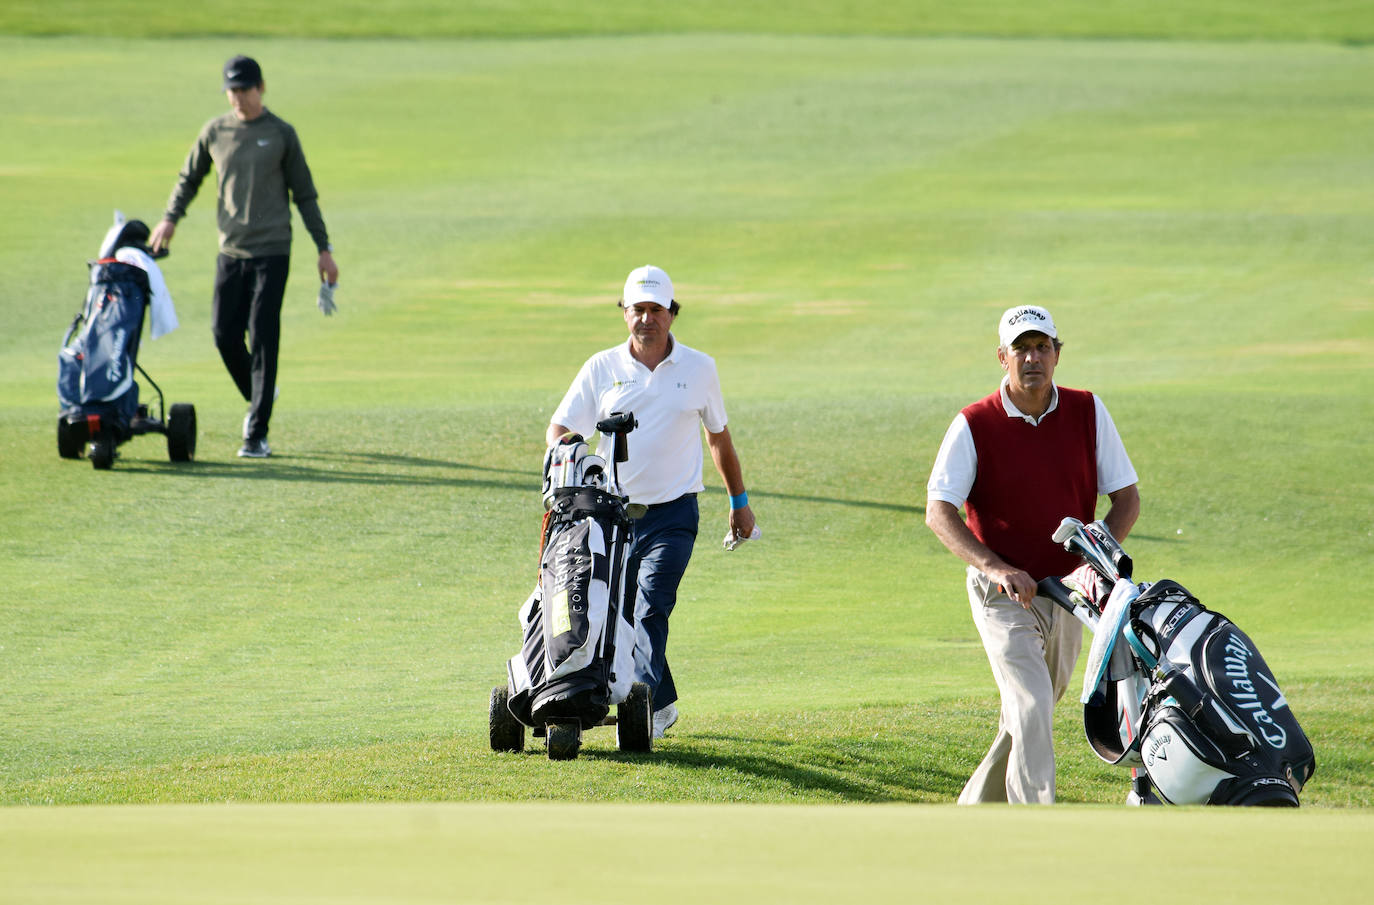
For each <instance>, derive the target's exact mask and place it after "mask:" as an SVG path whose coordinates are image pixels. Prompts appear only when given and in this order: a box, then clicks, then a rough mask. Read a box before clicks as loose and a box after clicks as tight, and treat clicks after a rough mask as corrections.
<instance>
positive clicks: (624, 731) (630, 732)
mask: <svg viewBox="0 0 1374 905" xmlns="http://www.w3.org/2000/svg"><path fill="white" fill-rule="evenodd" d="M651 698H652V695H651V694H650V693H649V686H648V685H645V684H644V683H643V682H636V683H634V684H633V685H631V686H630V693H629V694H628V695H627V696H626V697H625V700H624V701H622V702H621V703H620V704H618V705H617V706H616V711H615V713H616V716H615V744H616V747H617V748H619V749H620V750H621V751H652V750H653V747H654V704H653V701H652V700H651Z"/></svg>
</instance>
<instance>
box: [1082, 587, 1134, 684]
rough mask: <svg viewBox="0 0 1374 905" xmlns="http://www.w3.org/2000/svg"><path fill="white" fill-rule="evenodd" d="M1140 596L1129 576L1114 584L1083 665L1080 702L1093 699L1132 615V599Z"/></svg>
mask: <svg viewBox="0 0 1374 905" xmlns="http://www.w3.org/2000/svg"><path fill="white" fill-rule="evenodd" d="M1139 596H1140V589H1139V588H1137V587H1136V586H1135V582H1133V581H1131V580H1130V579H1127V578H1120V579H1117V582H1116V584H1115V585H1114V586H1113V587H1112V594H1111V596H1110V597H1108V598H1107V605H1106V607H1104V608H1103V610H1102V618H1101V619H1099V620H1097V631H1096V632H1095V633H1094V634H1093V643H1092V647H1090V648H1088V662H1087V664H1086V665H1085V666H1084V668H1083V694H1082V695H1080V696H1079V699H1078V701H1079V703H1080V704H1086V703H1088V701H1090V700H1092V696H1093V693H1094V692H1096V691H1097V686H1098V685H1099V684H1100V683H1101V682H1102V677H1103V676H1105V675H1106V674H1107V665H1108V664H1109V663H1110V662H1111V656H1112V649H1113V648H1115V647H1116V642H1117V640H1118V639H1119V638H1120V637H1121V630H1122V629H1123V628H1125V626H1126V620H1127V618H1128V617H1129V616H1130V615H1131V602H1132V601H1134V600H1135V599H1136V598H1137V597H1139Z"/></svg>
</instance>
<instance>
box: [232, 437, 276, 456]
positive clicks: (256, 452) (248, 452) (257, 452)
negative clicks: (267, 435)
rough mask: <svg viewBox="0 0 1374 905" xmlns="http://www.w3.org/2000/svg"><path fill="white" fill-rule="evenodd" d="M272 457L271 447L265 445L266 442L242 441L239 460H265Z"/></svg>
mask: <svg viewBox="0 0 1374 905" xmlns="http://www.w3.org/2000/svg"><path fill="white" fill-rule="evenodd" d="M270 455H272V447H270V446H268V445H267V441H266V440H244V441H243V448H242V449H240V450H239V458H241V459H266V458H267V457H268V456H270Z"/></svg>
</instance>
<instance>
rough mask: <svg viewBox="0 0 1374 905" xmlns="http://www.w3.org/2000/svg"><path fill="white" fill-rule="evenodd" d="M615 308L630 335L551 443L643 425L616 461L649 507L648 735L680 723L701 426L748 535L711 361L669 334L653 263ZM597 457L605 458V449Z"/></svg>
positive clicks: (583, 385) (566, 401) (672, 312)
mask: <svg viewBox="0 0 1374 905" xmlns="http://www.w3.org/2000/svg"><path fill="white" fill-rule="evenodd" d="M620 307H621V308H623V309H624V315H625V325H626V326H627V327H628V328H629V331H630V338H629V340H628V341H626V342H625V343H623V344H621V345H618V346H615V347H614V348H610V349H606V350H605V351H603V352H598V353H597V354H596V355H593V356H592V357H591V358H590V359H588V360H587V363H586V364H584V365H583V366H582V370H581V371H579V372H578V374H577V378H576V379H575V380H573V383H572V386H571V387H569V389H568V392H567V395H565V396H564V397H563V401H562V402H561V403H559V405H558V408H557V409H556V410H555V411H554V413H553V418H552V420H551V422H550V424H549V429H548V432H547V434H546V437H545V439H546V441H547V443H548V445H550V446H552V445H553V444H555V443H557V442H558V439H559V438H560V437H561V436H563V434H565V433H568V432H569V431H573V432H576V433H579V434H581V435H583V436H584V437H590V436H591V435H592V434H593V433H594V432H595V431H596V423H597V421H599V420H600V419H602V418H605V417H607V416H608V415H610V414H611V413H612V412H633V413H634V416H635V419H636V420H637V421H638V422H639V427H638V428H637V429H636V430H635V431H634V433H632V434H631V435H630V438H629V439H630V443H629V448H630V459H629V461H628V462H623V463H621V465H620V469H619V473H620V482H621V484H622V485H623V486H624V488H625V492H626V493H627V494H629V497H630V501H631V502H632V503H642V504H644V505H646V506H648V512H646V513H645V515H644V516H643V517H642V518H640V519H638V520H636V522H635V539H634V546H633V547H631V548H630V561H629V566H628V569H627V573H628V574H627V575H626V581H627V583H628V584H629V586H631V587H635V588H636V589H637V590H636V597H635V618H636V619H637V620H639V621H640V622H641V624H642V625H643V627H644V636H645V637H646V638H647V639H648V643H649V650H648V652H647V656H641V654H642V653H643V652H638V651H637V652H636V657H635V661H636V664H638V666H639V668H641V669H643V670H644V672H643V673H642V674H640V675H637V676H636V677H635V678H636V680H637V681H641V682H645V683H647V684H648V686H649V690H650V691H651V692H652V694H653V703H654V708H655V709H654V727H653V732H654V737H655V738H662V737H663V733H664V732H666V731H667V729H668V727H669V726H671V725H673V723H674V722H676V721H677V704H676V702H677V688H676V686H675V685H674V684H673V674H672V670H671V669H669V668H668V660H667V650H668V617H669V616H670V615H671V614H672V612H673V606H674V604H675V603H676V602H677V588H678V583H679V582H680V581H681V580H682V574H683V572H684V571H686V569H687V562H688V560H689V559H691V556H692V545H693V544H694V543H695V541H696V536H697V521H698V516H697V494H698V493H699V492H701V491H702V490H704V489H705V485H704V484H703V483H702V480H701V471H702V454H701V428H702V427H705V429H706V443H707V445H708V446H709V447H710V449H711V459H712V461H713V462H714V463H715V466H716V470H717V471H718V472H720V476H721V479H722V480H723V481H724V482H725V489H726V491H727V492H728V493H729V494H730V531H731V534H732V535H733V537H734V538H738V539H747V538H749V537H751V536H754V530H755V522H754V514H753V512H752V510H750V508H749V495H748V494H747V493H745V489H744V477H743V474H742V472H741V470H740V462H739V456H738V455H737V454H736V452H735V444H734V442H733V441H732V440H731V439H730V429H729V428H728V427H727V426H726V417H725V403H724V401H723V400H722V399H721V394H720V379H719V378H718V377H717V376H716V363H715V361H714V360H713V359H712V358H711V357H710V356H709V355H705V354H703V353H701V352H698V351H697V350H695V349H690V348H688V347H687V346H685V345H683V344H682V343H681V342H679V341H678V340H677V339H676V338H675V337H674V336H673V334H672V332H671V328H672V325H673V321H674V320H675V319H676V318H677V314H678V310H679V305H678V303H677V301H676V300H675V299H674V296H673V281H672V280H670V279H669V278H668V274H666V273H664V272H663V271H662V270H660V269H659V268H657V267H654V266H652V265H649V266H645V267H639V268H636V269H635V270H633V271H631V272H630V275H629V277H628V278H627V279H626V280H625V291H624V293H623V294H622V296H621V300H620ZM601 453H602V454H603V455H605V456H606V457H607V458H608V459H609V457H610V450H602V451H601Z"/></svg>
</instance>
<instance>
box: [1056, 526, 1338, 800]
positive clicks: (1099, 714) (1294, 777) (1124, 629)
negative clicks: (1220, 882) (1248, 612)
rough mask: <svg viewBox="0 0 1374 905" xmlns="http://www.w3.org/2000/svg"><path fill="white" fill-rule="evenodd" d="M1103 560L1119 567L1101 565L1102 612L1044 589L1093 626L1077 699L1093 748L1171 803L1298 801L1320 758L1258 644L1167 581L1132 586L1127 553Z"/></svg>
mask: <svg viewBox="0 0 1374 905" xmlns="http://www.w3.org/2000/svg"><path fill="white" fill-rule="evenodd" d="M1098 525H1100V523H1098ZM1094 527H1097V526H1094ZM1101 530H1105V529H1099V537H1100V536H1101V534H1100V531H1101ZM1057 539H1058V538H1057ZM1107 541H1108V543H1109V544H1112V545H1114V544H1115V541H1113V540H1111V539H1110V535H1109V534H1108V535H1107ZM1065 547H1066V548H1068V549H1070V550H1074V552H1082V551H1080V550H1075V549H1074V547H1073V546H1072V545H1071V544H1070V543H1065ZM1115 549H1116V550H1120V547H1119V545H1117V546H1116V547H1115ZM1085 560H1087V561H1088V562H1089V564H1090V565H1093V566H1094V568H1098V564H1097V563H1094V562H1093V561H1092V559H1091V558H1089V557H1087V556H1085ZM1099 562H1104V563H1105V566H1112V565H1113V562H1115V565H1116V566H1119V567H1120V568H1119V569H1118V570H1117V571H1116V574H1114V575H1113V574H1107V572H1104V569H1103V568H1098V571H1099V572H1100V573H1102V574H1103V577H1105V578H1107V580H1108V581H1109V582H1110V581H1114V582H1115V584H1114V585H1111V587H1112V590H1111V594H1110V597H1109V598H1108V599H1107V600H1106V601H1105V605H1104V607H1103V609H1102V612H1101V615H1100V616H1096V611H1095V607H1093V608H1092V609H1091V610H1089V608H1088V607H1085V606H1084V603H1085V601H1084V600H1083V598H1082V597H1081V596H1079V597H1076V598H1074V597H1071V596H1070V595H1062V594H1060V593H1059V592H1060V591H1062V590H1063V588H1064V586H1063V584H1062V583H1059V585H1058V588H1055V587H1054V585H1055V583H1056V582H1057V581H1058V580H1057V579H1046V580H1045V581H1043V582H1041V585H1040V587H1041V591H1042V592H1045V591H1046V590H1047V589H1048V590H1049V591H1050V592H1051V593H1050V596H1051V597H1054V598H1055V599H1056V601H1057V602H1059V603H1060V604H1061V605H1064V606H1065V607H1067V608H1070V609H1071V610H1074V611H1075V615H1077V616H1078V617H1079V618H1080V619H1081V620H1083V621H1084V622H1085V623H1086V624H1088V625H1089V627H1090V628H1092V629H1093V631H1094V636H1093V643H1092V648H1091V649H1090V651H1089V654H1088V660H1087V664H1086V668H1085V674H1084V684H1083V694H1082V697H1081V701H1082V703H1083V705H1084V706H1083V726H1084V731H1085V733H1086V735H1087V738H1088V743H1089V745H1090V746H1091V747H1092V749H1093V751H1094V752H1095V753H1096V754H1097V755H1098V757H1100V758H1101V759H1102V760H1104V761H1106V762H1107V763H1109V764H1115V765H1118V766H1122V767H1132V768H1136V770H1137V771H1139V770H1143V771H1144V772H1145V774H1146V776H1147V777H1148V779H1149V783H1150V785H1151V786H1153V788H1154V791H1155V792H1156V793H1157V794H1158V796H1159V797H1160V798H1161V799H1162V800H1163V801H1164V802H1167V803H1169V804H1214V805H1270V806H1280V807H1284V806H1287V807H1297V806H1298V794H1299V793H1300V792H1301V791H1302V788H1303V786H1304V785H1305V784H1306V782H1307V780H1308V779H1309V778H1311V776H1312V773H1313V771H1314V770H1315V769H1316V759H1315V756H1314V754H1313V751H1312V744H1311V742H1309V741H1308V739H1307V736H1306V735H1305V734H1304V733H1303V731H1302V727H1301V726H1300V725H1299V724H1298V721H1297V719H1296V718H1295V717H1294V716H1293V712H1292V710H1291V709H1290V708H1289V706H1288V700H1287V699H1286V698H1285V697H1284V694H1283V691H1282V689H1280V687H1279V684H1278V681H1277V680H1276V679H1275V678H1274V673H1273V671H1272V670H1271V669H1270V668H1269V665H1268V664H1267V663H1265V661H1264V657H1263V656H1261V655H1260V652H1259V649H1258V648H1257V647H1256V646H1255V643H1254V642H1253V641H1252V640H1251V639H1250V637H1249V636H1248V635H1246V634H1245V633H1244V632H1243V631H1241V630H1240V629H1239V628H1238V627H1236V625H1235V624H1234V623H1232V622H1231V621H1230V620H1229V619H1227V618H1226V617H1225V616H1223V615H1221V614H1220V613H1218V612H1215V611H1213V610H1209V609H1207V608H1206V607H1204V606H1202V604H1201V603H1200V602H1199V601H1198V599H1197V598H1196V597H1194V596H1193V595H1192V594H1191V593H1189V592H1188V590H1187V589H1186V588H1184V587H1183V586H1182V585H1180V584H1178V583H1177V582H1175V581H1171V580H1167V579H1165V580H1161V581H1156V582H1154V583H1152V584H1141V585H1137V584H1135V583H1133V581H1132V580H1131V578H1130V558H1129V557H1127V556H1125V555H1124V553H1123V554H1118V555H1117V557H1116V558H1115V560H1113V559H1112V557H1111V556H1107V557H1105V558H1103V559H1102V560H1099Z"/></svg>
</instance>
